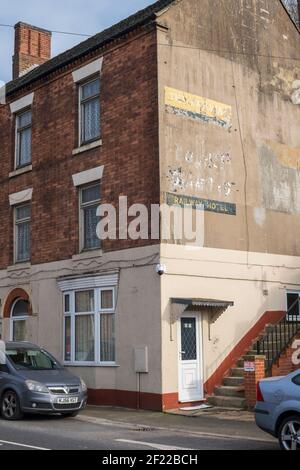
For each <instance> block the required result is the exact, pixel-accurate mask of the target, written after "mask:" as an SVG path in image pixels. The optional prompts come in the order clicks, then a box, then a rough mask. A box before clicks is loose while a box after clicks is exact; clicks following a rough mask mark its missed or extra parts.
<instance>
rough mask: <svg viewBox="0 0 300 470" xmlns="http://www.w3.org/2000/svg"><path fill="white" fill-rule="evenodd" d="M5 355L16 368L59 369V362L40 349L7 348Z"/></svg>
mask: <svg viewBox="0 0 300 470" xmlns="http://www.w3.org/2000/svg"><path fill="white" fill-rule="evenodd" d="M6 355H7V356H8V358H9V359H10V361H11V362H12V364H13V365H14V367H15V368H16V369H17V370H55V369H61V366H60V364H59V363H57V362H56V361H55V359H54V358H53V357H51V356H50V354H48V353H46V351H42V350H41V349H22V348H20V349H7V350H6Z"/></svg>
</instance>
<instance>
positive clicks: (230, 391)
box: [215, 385, 245, 398]
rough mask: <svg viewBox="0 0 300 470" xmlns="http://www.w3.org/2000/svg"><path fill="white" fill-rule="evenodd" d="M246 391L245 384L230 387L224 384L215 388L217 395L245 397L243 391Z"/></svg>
mask: <svg viewBox="0 0 300 470" xmlns="http://www.w3.org/2000/svg"><path fill="white" fill-rule="evenodd" d="M244 392H245V388H244V387H243V386H240V387H230V386H225V385H222V386H220V387H216V388H215V395H216V396H218V397H220V396H221V397H238V398H243V393H244Z"/></svg>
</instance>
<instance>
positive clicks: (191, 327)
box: [178, 315, 204, 403]
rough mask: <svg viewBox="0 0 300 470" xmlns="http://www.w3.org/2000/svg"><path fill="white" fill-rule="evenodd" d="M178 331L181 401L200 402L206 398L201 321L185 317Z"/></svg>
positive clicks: (196, 317)
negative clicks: (202, 361) (202, 363)
mask: <svg viewBox="0 0 300 470" xmlns="http://www.w3.org/2000/svg"><path fill="white" fill-rule="evenodd" d="M178 329H179V331H178V347H179V401H180V402H183V403H184V402H193V401H199V400H202V399H203V397H204V391H203V374H202V365H201V355H202V353H201V351H202V347H201V345H202V336H201V323H200V319H199V318H198V316H192V315H189V316H183V317H181V319H180V322H179V325H178Z"/></svg>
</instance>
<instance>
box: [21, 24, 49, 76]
mask: <svg viewBox="0 0 300 470" xmlns="http://www.w3.org/2000/svg"><path fill="white" fill-rule="evenodd" d="M51 36H52V33H51V32H50V31H47V30H46V29H42V28H37V27H36V26H32V25H29V24H26V23H23V22H19V23H17V24H16V25H15V50H14V56H13V79H14V80H15V79H16V78H18V77H20V76H21V75H24V74H25V73H27V72H29V71H30V70H32V68H34V67H35V66H38V65H41V64H43V63H44V62H46V61H47V60H49V59H50V58H51Z"/></svg>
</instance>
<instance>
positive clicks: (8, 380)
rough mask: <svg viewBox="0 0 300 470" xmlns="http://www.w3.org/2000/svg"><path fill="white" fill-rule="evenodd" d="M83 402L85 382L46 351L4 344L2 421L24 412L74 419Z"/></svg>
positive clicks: (0, 391) (27, 345)
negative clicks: (59, 415)
mask: <svg viewBox="0 0 300 470" xmlns="http://www.w3.org/2000/svg"><path fill="white" fill-rule="evenodd" d="M2 344H3V342H2ZM3 358H4V359H3ZM86 402H87V387H86V384H85V383H84V381H83V380H81V379H80V378H78V377H76V376H75V375H73V374H71V373H70V372H69V371H68V370H67V369H65V368H64V367H63V366H62V365H61V364H60V363H59V362H58V361H57V360H56V359H55V358H54V357H53V356H52V355H51V354H49V353H48V352H47V351H45V350H44V349H41V348H39V347H38V346H36V345H34V344H30V343H16V342H7V343H5V350H4V353H3V351H2V360H1V363H0V410H1V415H2V417H3V418H4V419H7V420H18V419H21V418H22V416H23V414H24V413H43V414H62V415H64V416H75V415H76V414H77V413H78V412H79V411H80V410H82V409H83V408H84V407H85V406H86Z"/></svg>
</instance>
